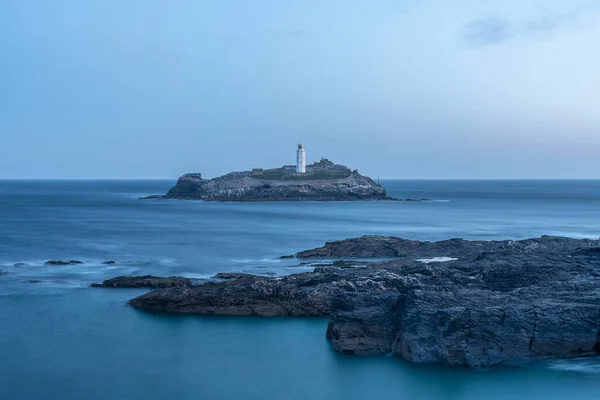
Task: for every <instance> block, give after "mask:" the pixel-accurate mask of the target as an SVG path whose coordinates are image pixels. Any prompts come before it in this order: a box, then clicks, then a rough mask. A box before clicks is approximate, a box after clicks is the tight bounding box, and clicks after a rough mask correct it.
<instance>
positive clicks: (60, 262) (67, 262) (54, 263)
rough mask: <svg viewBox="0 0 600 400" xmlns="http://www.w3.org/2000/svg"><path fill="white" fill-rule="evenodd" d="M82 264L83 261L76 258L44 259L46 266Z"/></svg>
mask: <svg viewBox="0 0 600 400" xmlns="http://www.w3.org/2000/svg"><path fill="white" fill-rule="evenodd" d="M80 264H83V261H78V260H69V261H63V260H50V261H46V265H48V266H54V267H56V266H63V265H80Z"/></svg>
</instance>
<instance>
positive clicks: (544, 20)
mask: <svg viewBox="0 0 600 400" xmlns="http://www.w3.org/2000/svg"><path fill="white" fill-rule="evenodd" d="M599 10H600V7H598V6H594V7H580V8H577V9H573V10H570V11H568V12H563V13H555V12H553V11H551V10H548V9H544V10H543V15H541V16H539V17H538V18H534V19H528V20H520V21H519V20H517V21H511V20H509V19H508V18H505V17H501V16H492V17H488V18H484V19H476V20H473V21H470V22H468V23H466V24H465V25H463V27H462V33H461V38H462V40H463V41H464V42H465V43H467V44H468V45H470V46H473V47H484V46H490V45H497V44H501V43H504V42H506V41H509V40H511V39H514V38H516V37H533V38H539V39H541V38H544V37H547V36H549V35H551V34H556V33H561V32H562V33H565V32H572V31H574V30H581V29H589V28H593V27H594V26H597V23H595V24H590V23H589V19H590V18H592V17H594V16H597V15H598V11H599ZM595 19H596V20H597V18H595Z"/></svg>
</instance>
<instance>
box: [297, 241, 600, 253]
mask: <svg viewBox="0 0 600 400" xmlns="http://www.w3.org/2000/svg"><path fill="white" fill-rule="evenodd" d="M598 243H600V242H599V241H598V240H588V239H570V238H561V237H554V236H542V237H541V238H537V239H527V240H518V241H515V240H503V241H493V240H490V241H469V240H463V239H449V240H442V241H439V242H421V241H418V240H406V239H402V238H398V237H390V236H362V237H359V238H353V239H346V240H340V241H335V242H327V243H326V244H325V246H323V247H320V248H317V249H313V250H307V251H302V252H299V253H297V254H296V257H297V258H394V257H397V258H406V257H409V258H410V257H412V258H415V257H417V256H418V257H421V258H433V257H453V258H459V259H468V258H472V257H474V256H477V255H481V254H485V253H497V252H500V251H506V252H511V253H528V252H543V251H544V250H545V249H547V250H548V251H550V252H559V251H560V252H562V253H566V252H574V251H589V250H586V249H587V248H588V247H597V246H598ZM578 246H581V248H579V247H578ZM584 246H585V247H584Z"/></svg>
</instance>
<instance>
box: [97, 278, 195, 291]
mask: <svg viewBox="0 0 600 400" xmlns="http://www.w3.org/2000/svg"><path fill="white" fill-rule="evenodd" d="M192 283H193V280H192V279H189V278H182V277H180V276H171V277H165V278H161V277H157V276H152V275H144V276H119V277H116V278H112V279H108V280H106V281H104V282H102V283H93V284H92V285H91V286H92V287H103V288H142V287H146V288H152V289H157V288H170V287H188V286H191V285H192Z"/></svg>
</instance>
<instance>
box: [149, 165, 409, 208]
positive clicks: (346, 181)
mask: <svg viewBox="0 0 600 400" xmlns="http://www.w3.org/2000/svg"><path fill="white" fill-rule="evenodd" d="M143 199H181V200H205V201H235V202H266V201H304V200H311V201H355V200H395V199H393V198H391V197H389V196H388V195H387V193H386V190H385V189H384V188H383V187H382V186H381V185H379V184H378V183H375V181H373V179H371V178H369V177H367V176H363V175H361V174H360V173H359V172H358V171H357V170H351V169H350V168H348V167H346V166H344V165H338V164H334V163H333V162H331V161H329V160H327V159H322V160H321V161H319V162H316V163H313V164H311V165H309V166H307V171H306V173H302V174H299V173H295V172H293V171H289V170H288V169H286V167H285V166H284V167H281V168H274V169H267V170H263V169H259V170H257V169H255V170H253V171H241V172H231V173H229V174H227V175H223V176H220V177H217V178H213V179H204V178H202V175H201V174H199V173H190V174H185V175H183V176H181V177H180V178H179V179H178V181H177V183H176V185H175V186H174V187H172V188H171V189H170V190H169V192H168V193H167V194H165V195H153V196H148V197H144V198H143ZM415 200H416V199H411V201H415ZM407 201H408V200H407Z"/></svg>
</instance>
